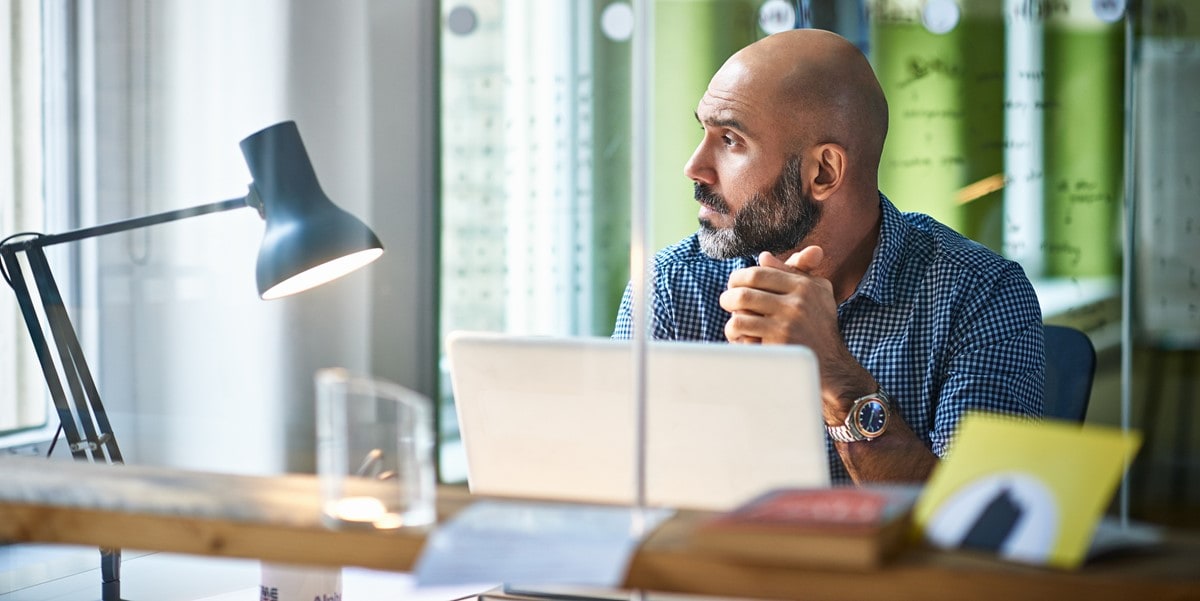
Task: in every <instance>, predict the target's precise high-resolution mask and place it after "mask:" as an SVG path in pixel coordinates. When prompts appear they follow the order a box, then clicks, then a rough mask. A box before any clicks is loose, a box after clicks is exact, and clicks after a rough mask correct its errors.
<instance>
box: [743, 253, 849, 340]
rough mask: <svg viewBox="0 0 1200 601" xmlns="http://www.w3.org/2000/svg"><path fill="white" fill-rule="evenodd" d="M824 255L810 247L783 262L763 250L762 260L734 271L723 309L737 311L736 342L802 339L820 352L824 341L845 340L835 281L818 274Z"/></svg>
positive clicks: (760, 255)
mask: <svg viewBox="0 0 1200 601" xmlns="http://www.w3.org/2000/svg"><path fill="white" fill-rule="evenodd" d="M824 256H825V251H823V250H822V249H821V247H819V246H809V247H806V248H804V249H803V250H801V251H799V252H797V253H794V254H792V256H790V257H788V259H787V262H784V261H780V260H779V259H778V258H777V257H775V255H772V254H771V253H769V252H763V253H760V254H759V256H758V265H756V266H753V267H746V268H743V269H739V270H737V271H735V272H733V273H732V274H730V275H729V288H728V289H726V290H725V291H724V292H722V293H721V308H723V309H725V310H726V311H728V312H729V313H730V314H732V316H731V317H730V318H729V321H728V322H726V323H725V337H726V338H727V339H729V341H730V342H735V343H750V344H755V343H768V344H803V345H805V346H808V347H809V348H812V349H813V351H814V352H816V353H817V355H818V356H821V353H820V349H819V348H818V347H819V346H821V344H822V342H824V341H830V340H836V341H840V340H841V335H840V333H839V332H838V326H837V301H836V300H835V299H834V296H833V284H831V283H830V281H829V280H827V279H825V278H822V277H819V276H816V275H813V273H814V272H815V271H816V269H817V266H818V265H820V263H821V260H822V259H823V258H824Z"/></svg>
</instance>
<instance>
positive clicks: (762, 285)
mask: <svg viewBox="0 0 1200 601" xmlns="http://www.w3.org/2000/svg"><path fill="white" fill-rule="evenodd" d="M808 277H809V276H807V275H806V274H803V273H800V272H798V271H796V270H794V269H791V268H785V269H775V268H773V267H759V266H755V267H746V268H743V269H738V270H736V271H734V272H733V273H731V274H729V288H753V289H756V290H762V291H765V292H774V293H776V294H783V293H785V292H787V291H789V290H792V289H794V288H796V286H797V285H799V283H798V280H797V278H808Z"/></svg>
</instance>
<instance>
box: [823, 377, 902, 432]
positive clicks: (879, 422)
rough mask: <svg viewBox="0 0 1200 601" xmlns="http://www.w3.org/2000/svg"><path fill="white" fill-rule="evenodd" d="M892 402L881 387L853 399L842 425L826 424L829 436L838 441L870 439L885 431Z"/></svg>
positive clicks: (890, 413)
mask: <svg viewBox="0 0 1200 601" xmlns="http://www.w3.org/2000/svg"><path fill="white" fill-rule="evenodd" d="M891 415H892V402H891V399H888V396H887V395H886V394H884V393H883V389H882V388H880V389H879V390H878V391H876V392H873V393H871V394H868V395H867V396H864V397H860V398H858V399H855V401H854V404H853V405H851V406H850V414H849V415H847V416H846V423H845V425H842V426H829V425H826V426H825V429H826V430H827V431H828V432H829V437H830V438H832V439H834V440H836V441H839V442H858V441H861V440H866V441H871V440H875V439H876V438H878V437H879V436H880V435H881V434H883V433H884V432H885V431H887V426H888V418H889V417H891Z"/></svg>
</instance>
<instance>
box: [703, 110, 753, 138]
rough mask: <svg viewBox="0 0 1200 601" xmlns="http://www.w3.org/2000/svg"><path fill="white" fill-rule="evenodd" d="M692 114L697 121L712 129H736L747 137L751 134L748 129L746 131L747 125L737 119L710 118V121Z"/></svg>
mask: <svg viewBox="0 0 1200 601" xmlns="http://www.w3.org/2000/svg"><path fill="white" fill-rule="evenodd" d="M692 114H693V115H695V116H696V121H697V122H699V123H700V124H702V125H708V126H710V127H727V128H729V129H736V130H738V131H740V132H743V133H745V134H747V135H749V134H750V131H749V130H748V129H746V125H745V124H744V123H742V122H741V121H738V120H737V119H733V118H731V117H727V118H724V119H720V118H717V117H709V118H708V119H701V118H700V113H697V112H695V111H693V112H692Z"/></svg>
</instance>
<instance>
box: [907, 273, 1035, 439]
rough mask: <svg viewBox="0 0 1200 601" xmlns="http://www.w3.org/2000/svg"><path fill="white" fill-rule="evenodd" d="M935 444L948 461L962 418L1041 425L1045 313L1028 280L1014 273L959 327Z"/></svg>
mask: <svg viewBox="0 0 1200 601" xmlns="http://www.w3.org/2000/svg"><path fill="white" fill-rule="evenodd" d="M955 332H956V334H957V335H956V336H955V340H956V343H955V345H954V351H953V353H952V355H951V358H950V361H949V367H948V370H947V373H946V379H945V380H944V382H943V384H942V387H941V393H940V394H939V395H938V400H937V406H936V409H935V413H934V420H933V431H932V432H931V433H930V444H931V448H932V450H933V452H934V453H936V454H937V455H938V456H939V457H940V456H944V455H945V454H946V453H947V452H948V451H949V450H950V446H951V444H952V442H953V437H954V433H955V431H956V430H957V429H958V424H959V422H960V421H961V420H962V417H963V415H965V414H967V413H969V412H973V411H978V412H988V413H993V414H1002V415H1009V416H1013V417H1014V418H1018V419H1039V418H1041V416H1042V411H1043V403H1044V398H1043V397H1044V394H1045V375H1046V355H1045V342H1044V340H1043V330H1042V314H1041V307H1040V306H1039V304H1038V301H1037V295H1036V293H1035V292H1034V290H1033V286H1032V285H1031V284H1030V283H1029V280H1028V279H1026V278H1025V277H1024V274H1022V273H1020V272H1019V271H1018V272H1015V273H1014V272H1010V273H1009V275H1008V277H1005V278H1003V279H1001V280H1000V282H999V284H998V285H997V286H996V288H995V289H994V290H993V291H992V293H991V294H989V295H987V296H986V297H985V299H984V300H983V301H982V302H981V303H979V304H978V305H977V306H976V307H975V310H973V311H970V312H969V313H968V314H967V315H966V316H965V317H964V318H963V319H962V320H961V321H960V322H959V323H958V324H957V326H956V327H955Z"/></svg>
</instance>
